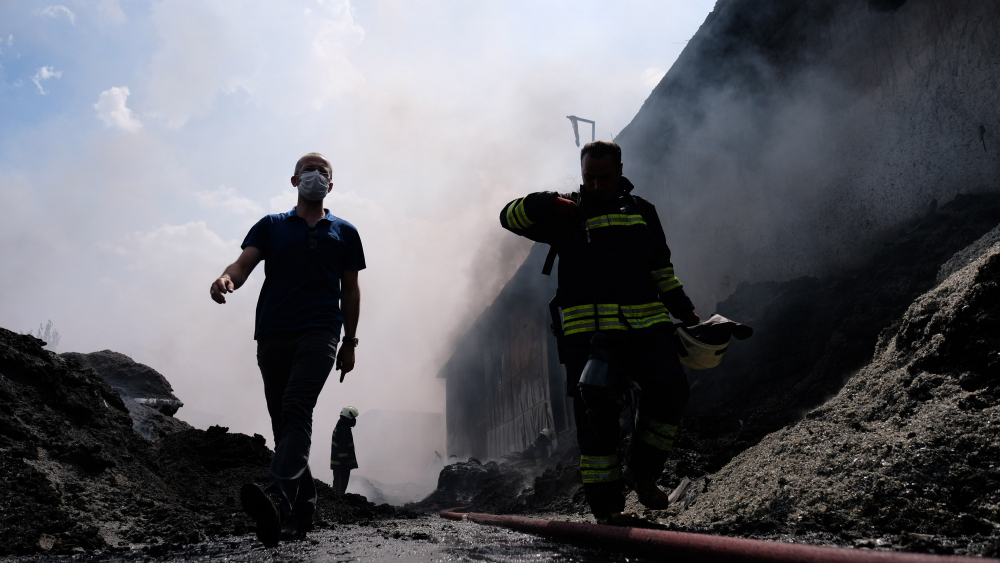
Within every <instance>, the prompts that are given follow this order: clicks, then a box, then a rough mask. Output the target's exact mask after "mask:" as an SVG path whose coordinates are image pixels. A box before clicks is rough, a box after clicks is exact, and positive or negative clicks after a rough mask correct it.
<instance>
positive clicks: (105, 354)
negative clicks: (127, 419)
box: [60, 350, 192, 440]
mask: <svg viewBox="0 0 1000 563" xmlns="http://www.w3.org/2000/svg"><path fill="white" fill-rule="evenodd" d="M60 356H61V357H62V358H64V359H66V360H70V361H76V362H79V363H80V365H82V366H83V367H84V368H89V369H91V370H93V371H94V373H96V374H97V375H98V376H100V378H101V379H103V380H104V382H105V383H107V384H108V385H110V386H111V388H112V389H114V390H115V391H117V392H118V394H119V395H121V398H122V401H123V402H124V404H125V407H126V408H127V409H128V412H129V415H130V416H131V417H132V426H133V427H134V428H135V430H136V432H138V433H140V434H142V435H143V436H144V437H146V438H149V439H150V440H156V439H159V438H162V437H164V436H166V435H167V434H170V433H172V432H180V431H183V430H191V429H192V427H191V425H190V424H188V423H186V422H184V421H183V420H178V419H176V418H174V414H175V413H177V410H178V409H180V408H181V407H182V406H184V403H182V402H181V401H180V399H178V398H177V397H176V396H175V395H174V390H173V388H172V387H171V386H170V382H169V381H167V378H165V377H163V375H161V374H160V373H159V372H157V371H156V370H154V369H153V368H151V367H149V366H147V365H144V364H140V363H138V362H136V361H134V360H132V358H130V357H128V356H126V355H125V354H119V353H118V352H112V351H111V350H103V351H101V352H92V353H90V354H80V353H78V352H67V353H65V354H60Z"/></svg>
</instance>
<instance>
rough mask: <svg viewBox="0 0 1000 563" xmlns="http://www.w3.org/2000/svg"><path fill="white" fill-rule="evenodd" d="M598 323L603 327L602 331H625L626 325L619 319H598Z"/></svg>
mask: <svg viewBox="0 0 1000 563" xmlns="http://www.w3.org/2000/svg"><path fill="white" fill-rule="evenodd" d="M597 322H598V325H599V326H600V327H601V330H625V325H624V324H622V322H621V321H620V320H618V318H617V317H612V318H610V319H609V318H607V317H600V318H598V319H597Z"/></svg>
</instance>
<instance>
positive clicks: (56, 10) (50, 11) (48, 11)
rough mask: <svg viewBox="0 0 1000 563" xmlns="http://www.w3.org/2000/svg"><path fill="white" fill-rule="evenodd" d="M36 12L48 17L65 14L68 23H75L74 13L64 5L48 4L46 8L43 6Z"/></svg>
mask: <svg viewBox="0 0 1000 563" xmlns="http://www.w3.org/2000/svg"><path fill="white" fill-rule="evenodd" d="M38 13H39V14H41V15H43V16H48V17H50V18H58V17H59V16H66V17H67V18H69V23H71V24H73V25H76V14H74V13H73V12H72V11H71V10H70V9H69V8H67V7H66V6H61V5H58V4H57V5H55V6H49V7H48V8H45V9H44V10H42V11H40V12H38Z"/></svg>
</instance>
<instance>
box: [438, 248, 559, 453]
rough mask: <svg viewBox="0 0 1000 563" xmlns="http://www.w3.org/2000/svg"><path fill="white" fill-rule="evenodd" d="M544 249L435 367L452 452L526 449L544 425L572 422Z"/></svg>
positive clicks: (552, 282)
mask: <svg viewBox="0 0 1000 563" xmlns="http://www.w3.org/2000/svg"><path fill="white" fill-rule="evenodd" d="M547 249H548V247H547V246H544V245H535V247H534V248H532V251H531V254H530V255H529V256H528V259H527V260H526V261H525V262H524V264H522V265H521V267H520V268H519V269H518V271H517V273H515V274H514V277H513V278H512V280H511V283H508V284H507V286H506V287H505V288H504V289H503V291H501V292H500V295H499V296H498V297H497V299H496V301H494V302H493V304H492V305H490V306H489V307H488V308H487V309H486V310H485V311H483V313H482V314H481V315H480V316H479V317H478V318H477V319H476V321H475V322H474V323H473V325H472V328H471V329H470V330H469V331H468V332H467V333H466V334H465V335H463V336H462V338H461V339H460V340H459V342H458V344H457V351H456V352H455V355H453V356H452V358H451V359H450V360H449V361H448V363H446V364H445V366H444V367H443V368H441V371H440V372H439V373H438V377H440V378H444V379H446V380H447V391H446V397H447V399H446V400H447V410H446V419H447V433H448V454H449V455H456V456H459V457H461V458H464V457H466V456H473V457H477V458H480V459H486V458H495V457H499V456H502V455H504V454H507V453H510V452H513V451H522V450H524V448H526V447H527V446H528V444H530V443H531V441H532V440H534V439H535V437H536V436H538V433H539V432H540V431H541V430H542V428H546V427H548V428H553V429H555V430H556V431H557V432H561V431H564V430H566V429H567V428H569V427H570V426H571V425H572V422H571V419H572V415H571V414H569V413H568V412H567V403H566V397H565V395H566V393H565V386H566V383H565V381H566V379H565V372H564V370H563V369H562V367H561V366H560V365H559V361H558V358H557V354H556V349H555V348H556V345H555V338H554V337H553V336H552V334H551V332H550V331H549V324H550V320H549V315H548V307H547V304H548V301H549V299H551V297H552V296H553V295H554V294H555V279H554V278H549V277H545V276H542V275H541V274H539V272H540V271H541V269H542V262H543V261H544V259H545V253H546V252H547Z"/></svg>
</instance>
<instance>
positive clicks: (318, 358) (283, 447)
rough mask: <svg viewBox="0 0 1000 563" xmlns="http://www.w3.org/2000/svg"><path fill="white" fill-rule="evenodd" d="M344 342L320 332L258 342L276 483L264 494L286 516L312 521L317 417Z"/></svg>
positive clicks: (269, 337)
mask: <svg viewBox="0 0 1000 563" xmlns="http://www.w3.org/2000/svg"><path fill="white" fill-rule="evenodd" d="M339 339H340V334H339V332H334V331H332V330H329V329H319V328H317V329H304V330H298V331H295V332H286V333H279V334H268V335H264V336H260V337H258V339H257V365H258V366H259V367H260V373H261V375H262V376H263V378H264V397H265V398H266V399H267V412H268V414H270V415H271V430H272V431H273V432H274V443H275V447H274V458H272V459H271V468H270V474H271V482H270V483H269V484H268V485H267V487H266V488H265V489H264V490H265V491H266V492H267V493H269V494H270V495H271V496H272V497H277V500H278V502H279V507H280V508H281V512H282V516H283V517H285V516H288V515H289V514H291V513H293V512H295V513H297V514H298V513H306V514H309V515H310V516H311V515H312V513H313V510H314V509H315V507H316V486H315V484H314V483H313V477H312V473H311V472H310V471H309V447H310V445H311V443H312V415H313V409H314V408H315V407H316V400H317V399H318V398H319V393H320V391H322V390H323V384H324V383H326V378H327V377H329V375H330V372H331V371H332V370H333V366H334V363H335V362H336V359H337V343H338V341H339ZM306 505H311V506H306Z"/></svg>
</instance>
